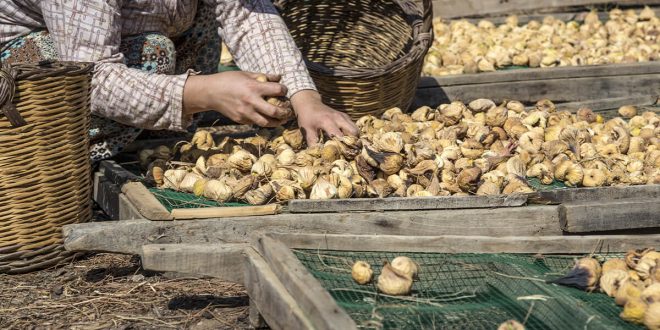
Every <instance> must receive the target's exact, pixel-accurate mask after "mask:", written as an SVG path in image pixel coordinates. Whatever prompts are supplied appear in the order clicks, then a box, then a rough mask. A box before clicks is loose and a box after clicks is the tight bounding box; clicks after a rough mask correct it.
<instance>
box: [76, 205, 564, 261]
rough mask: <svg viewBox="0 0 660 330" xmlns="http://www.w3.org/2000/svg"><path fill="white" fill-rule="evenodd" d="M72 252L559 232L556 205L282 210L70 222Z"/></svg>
mask: <svg viewBox="0 0 660 330" xmlns="http://www.w3.org/2000/svg"><path fill="white" fill-rule="evenodd" d="M63 232H64V237H65V241H64V244H65V247H66V248H67V249H70V250H73V251H106V252H116V253H132V254H139V253H140V251H141V246H142V245H145V244H167V243H207V242H225V243H243V242H248V241H249V238H250V235H252V234H254V233H258V232H315V233H336V234H339V233H356V234H357V233H369V234H383V235H429V234H433V235H487V236H512V235H523V236H534V235H539V236H541V235H560V234H561V230H560V228H559V207H558V206H556V205H541V206H536V205H534V206H527V207H514V208H498V209H465V210H445V211H402V212H368V213H325V214H307V215H305V216H301V215H300V214H280V215H274V216H261V217H255V218H225V219H214V220H190V221H148V220H131V221H121V222H97V223H85V224H76V225H67V226H64V229H63Z"/></svg>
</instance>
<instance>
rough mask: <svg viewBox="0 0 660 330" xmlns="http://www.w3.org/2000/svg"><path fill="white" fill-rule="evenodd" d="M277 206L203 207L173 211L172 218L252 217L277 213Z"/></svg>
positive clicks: (278, 209) (278, 206) (278, 207)
mask: <svg viewBox="0 0 660 330" xmlns="http://www.w3.org/2000/svg"><path fill="white" fill-rule="evenodd" d="M280 209H281V207H280V205H278V204H269V205H257V206H236V207H203V208H196V209H173V210H172V218H174V219H176V220H188V219H210V218H231V217H253V216H260V215H273V214H277V213H279V211H280Z"/></svg>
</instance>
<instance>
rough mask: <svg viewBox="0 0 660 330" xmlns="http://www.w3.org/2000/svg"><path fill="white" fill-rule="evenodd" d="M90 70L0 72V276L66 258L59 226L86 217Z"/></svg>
mask: <svg viewBox="0 0 660 330" xmlns="http://www.w3.org/2000/svg"><path fill="white" fill-rule="evenodd" d="M91 69H92V67H91V65H89V64H72V63H41V64H39V65H36V64H16V65H13V66H12V67H11V68H10V67H8V66H3V68H2V70H1V71H0V106H2V112H0V150H1V152H0V196H1V197H0V273H10V274H16V273H25V272H29V271H32V270H37V269H42V268H45V267H49V266H53V265H55V264H57V263H60V262H62V261H65V260H67V259H69V258H71V257H72V254H71V253H69V252H66V251H65V250H64V247H63V245H62V226H63V225H66V224H71V223H79V222H85V221H88V220H89V219H90V218H91V205H90V203H91V174H90V172H91V169H90V167H91V165H90V160H89V141H88V136H87V134H88V130H89V119H90V113H89V97H90V81H91ZM14 92H15V95H13V94H14ZM12 95H13V104H12V102H11V100H12ZM7 100H9V102H6V101H7Z"/></svg>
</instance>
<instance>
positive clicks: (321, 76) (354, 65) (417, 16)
mask: <svg viewBox="0 0 660 330" xmlns="http://www.w3.org/2000/svg"><path fill="white" fill-rule="evenodd" d="M275 5H276V6H277V8H278V10H279V11H280V14H281V16H282V18H283V19H284V21H285V22H286V24H287V26H288V27H289V29H290V31H291V35H292V36H293V38H294V39H295V41H296V44H297V46H298V48H300V50H301V52H302V54H303V56H304V58H305V62H306V64H307V68H308V70H309V71H310V75H311V76H312V79H313V80H314V82H315V84H316V86H317V88H318V89H319V92H320V93H321V95H322V96H323V101H324V102H325V103H326V104H328V105H329V106H332V107H333V108H335V109H337V110H342V111H345V112H347V113H348V114H349V115H351V117H352V118H354V119H357V118H359V117H360V116H362V115H366V114H371V115H375V116H379V115H380V114H382V113H383V112H384V111H385V110H387V109H389V108H392V107H399V108H401V109H403V110H406V109H408V107H409V106H410V105H411V103H412V100H413V98H414V96H415V90H416V88H417V83H418V80H419V78H420V73H421V70H422V64H423V61H424V56H425V55H426V52H427V51H428V49H429V47H430V46H431V42H432V40H433V35H432V34H433V29H432V22H431V21H432V19H433V14H432V12H433V10H432V5H431V0H424V1H423V6H424V8H423V9H420V8H419V6H417V4H416V3H415V2H414V1H410V0H337V1H323V0H279V1H275Z"/></svg>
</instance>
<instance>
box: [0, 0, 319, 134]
mask: <svg viewBox="0 0 660 330" xmlns="http://www.w3.org/2000/svg"><path fill="white" fill-rule="evenodd" d="M203 2H205V3H206V4H208V5H211V6H215V12H216V21H217V24H218V33H219V35H220V37H221V38H222V39H223V40H224V42H225V43H226V44H227V46H228V48H229V50H230V52H231V53H232V55H233V56H234V59H235V61H236V64H237V65H238V66H239V67H241V69H242V70H245V71H253V72H261V73H276V74H281V75H282V81H281V83H282V84H284V85H286V86H287V87H288V90H289V95H288V96H291V95H293V94H295V93H296V92H298V91H301V90H304V89H312V90H315V89H316V88H315V86H314V83H313V81H312V79H311V78H310V76H309V73H308V72H307V69H306V67H305V64H304V61H303V59H302V55H301V54H300V51H299V50H298V48H297V47H296V45H295V43H294V41H293V39H292V38H291V35H290V34H289V32H288V30H287V27H286V25H285V24H284V21H283V20H282V19H281V17H280V16H279V15H278V13H277V11H276V9H275V7H274V6H273V5H272V3H271V2H270V1H268V0H227V1H224V0H203ZM197 6H198V0H2V1H1V3H0V45H2V44H5V43H6V42H8V41H10V40H12V39H14V38H16V37H20V36H23V35H26V34H28V33H30V32H31V31H33V30H35V29H43V28H47V29H48V31H49V33H50V35H51V37H52V38H53V41H54V43H55V46H56V48H57V51H58V54H59V56H60V59H61V60H64V61H83V62H95V63H96V66H95V70H94V75H93V78H92V105H91V108H92V113H93V114H96V115H99V116H102V117H106V118H110V119H113V120H115V121H117V122H120V123H123V124H127V125H131V126H135V127H140V128H146V129H167V130H175V131H179V130H184V129H185V128H186V127H187V126H188V125H189V124H190V123H189V118H183V117H182V110H183V105H182V99H183V87H184V85H185V82H186V79H187V77H188V76H189V75H191V74H196V73H195V72H193V71H192V70H188V72H185V73H182V74H178V75H162V74H151V73H146V72H143V71H140V70H137V69H132V68H128V67H127V66H126V65H125V61H124V55H123V54H122V53H121V52H120V51H119V45H120V43H121V38H122V36H129V35H135V34H140V33H145V32H158V33H162V34H164V35H166V36H168V37H175V36H177V35H179V34H181V33H183V32H184V31H185V30H187V29H188V28H189V27H190V26H191V25H192V23H193V19H194V17H195V13H196V11H197ZM0 49H1V48H0Z"/></svg>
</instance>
